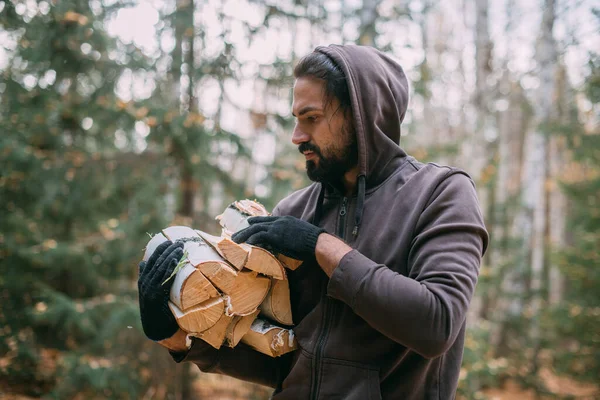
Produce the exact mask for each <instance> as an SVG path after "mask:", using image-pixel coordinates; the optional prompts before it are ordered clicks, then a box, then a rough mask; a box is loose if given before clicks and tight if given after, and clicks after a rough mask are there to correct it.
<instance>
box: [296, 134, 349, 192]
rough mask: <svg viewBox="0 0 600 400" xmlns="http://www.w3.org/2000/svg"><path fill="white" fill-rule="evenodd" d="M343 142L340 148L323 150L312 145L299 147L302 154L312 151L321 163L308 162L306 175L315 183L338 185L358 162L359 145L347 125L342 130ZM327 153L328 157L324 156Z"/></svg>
mask: <svg viewBox="0 0 600 400" xmlns="http://www.w3.org/2000/svg"><path fill="white" fill-rule="evenodd" d="M340 133H341V136H342V138H343V142H342V143H341V145H340V147H339V148H337V147H334V146H329V147H326V148H324V149H323V151H322V150H321V148H319V147H318V146H316V145H314V144H312V143H302V144H300V146H298V150H299V151H300V153H304V152H305V151H312V152H314V153H315V155H316V156H317V158H318V160H319V163H318V165H317V163H316V162H315V161H314V160H307V161H306V174H307V175H308V178H309V179H310V180H311V181H313V182H327V183H331V184H334V185H336V184H338V183H339V182H340V181H341V180H342V177H343V176H344V174H346V172H348V171H349V170H350V169H351V168H353V167H354V166H355V165H356V163H357V162H358V143H357V140H356V133H355V132H354V130H353V129H352V130H351V129H349V128H348V127H347V125H346V124H344V126H343V127H342V129H341V132H340ZM323 153H325V154H326V155H323Z"/></svg>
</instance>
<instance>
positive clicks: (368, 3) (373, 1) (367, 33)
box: [357, 0, 381, 46]
mask: <svg viewBox="0 0 600 400" xmlns="http://www.w3.org/2000/svg"><path fill="white" fill-rule="evenodd" d="M379 3H381V0H363V6H362V9H361V10H360V11H359V17H360V26H359V28H358V32H359V36H358V40H357V42H358V44H360V45H363V46H375V38H376V37H377V30H376V29H375V23H376V22H377V17H378V16H379V14H378V12H377V7H378V6H379Z"/></svg>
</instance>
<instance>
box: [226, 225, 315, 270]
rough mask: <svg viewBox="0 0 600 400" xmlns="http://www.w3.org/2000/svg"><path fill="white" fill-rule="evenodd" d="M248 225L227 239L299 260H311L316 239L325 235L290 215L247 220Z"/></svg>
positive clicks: (313, 255) (313, 256)
mask: <svg viewBox="0 0 600 400" xmlns="http://www.w3.org/2000/svg"><path fill="white" fill-rule="evenodd" d="M248 223H249V224H250V226H249V227H248V228H246V229H244V230H241V231H239V232H237V233H235V234H234V235H233V236H232V237H231V239H232V240H233V241H234V242H236V243H242V242H246V243H248V244H252V245H255V246H259V247H264V248H266V249H268V250H271V251H274V252H277V253H281V254H283V255H286V256H288V257H291V258H295V259H296V260H303V261H306V260H309V259H314V258H315V248H316V247H317V239H318V238H319V235H320V234H321V233H324V232H326V231H325V229H323V228H319V227H318V226H314V225H312V224H311V223H309V222H306V221H302V220H301V219H298V218H294V217H290V216H285V217H274V216H271V217H251V218H248Z"/></svg>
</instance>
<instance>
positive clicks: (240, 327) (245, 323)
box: [225, 310, 259, 347]
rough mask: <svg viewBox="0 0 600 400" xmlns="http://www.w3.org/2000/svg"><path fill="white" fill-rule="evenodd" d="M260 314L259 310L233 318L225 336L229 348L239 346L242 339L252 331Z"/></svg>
mask: <svg viewBox="0 0 600 400" xmlns="http://www.w3.org/2000/svg"><path fill="white" fill-rule="evenodd" d="M258 313H259V310H256V311H254V312H253V313H251V314H248V315H244V316H236V317H233V319H232V320H231V323H230V324H229V327H228V328H227V333H226V335H225V339H226V342H227V346H229V347H235V346H237V345H238V343H239V342H240V340H242V337H243V336H244V335H245V334H246V333H248V331H249V330H250V327H251V326H252V323H253V322H254V320H255V319H256V317H257V316H258Z"/></svg>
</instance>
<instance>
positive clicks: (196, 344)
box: [170, 338, 292, 388]
mask: <svg viewBox="0 0 600 400" xmlns="http://www.w3.org/2000/svg"><path fill="white" fill-rule="evenodd" d="M170 354H171V357H173V359H174V360H175V362H177V363H180V362H184V361H189V362H193V363H194V364H196V365H197V366H198V368H200V370H201V371H202V372H207V373H216V374H222V375H228V376H231V377H234V378H237V379H241V380H244V381H248V382H253V383H258V384H260V385H264V386H270V387H272V388H276V387H277V386H278V385H279V384H280V383H281V382H282V381H283V379H284V378H285V376H286V375H287V373H288V371H289V368H290V365H291V364H290V363H291V354H292V353H288V354H284V355H283V356H281V357H269V356H267V355H265V354H262V353H259V352H257V351H255V350H254V349H252V348H250V347H248V346H246V345H245V344H243V343H240V344H238V345H237V346H236V347H235V348H233V349H232V348H229V347H221V348H220V349H219V350H217V349H215V348H214V347H212V346H210V345H209V344H207V343H205V342H203V341H202V340H201V339H195V338H193V339H192V347H191V348H190V350H188V351H187V352H182V353H175V352H170Z"/></svg>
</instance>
